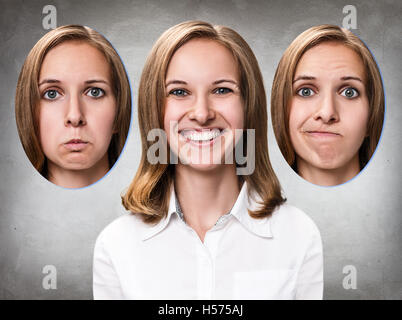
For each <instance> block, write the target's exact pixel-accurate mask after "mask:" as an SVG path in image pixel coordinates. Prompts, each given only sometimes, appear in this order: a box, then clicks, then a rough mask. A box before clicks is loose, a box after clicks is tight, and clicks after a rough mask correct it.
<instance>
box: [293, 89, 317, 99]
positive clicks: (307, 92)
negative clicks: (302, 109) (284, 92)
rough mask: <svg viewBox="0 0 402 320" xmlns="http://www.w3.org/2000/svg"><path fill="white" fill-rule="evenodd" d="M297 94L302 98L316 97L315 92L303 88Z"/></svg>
mask: <svg viewBox="0 0 402 320" xmlns="http://www.w3.org/2000/svg"><path fill="white" fill-rule="evenodd" d="M297 94H298V95H299V96H302V97H310V96H313V95H315V92H314V91H313V90H312V89H310V88H301V89H299V90H298V91H297Z"/></svg>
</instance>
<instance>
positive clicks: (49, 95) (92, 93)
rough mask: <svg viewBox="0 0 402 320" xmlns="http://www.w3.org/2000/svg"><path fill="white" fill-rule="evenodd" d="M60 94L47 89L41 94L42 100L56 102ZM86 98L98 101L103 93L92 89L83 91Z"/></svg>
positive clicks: (100, 90)
mask: <svg viewBox="0 0 402 320" xmlns="http://www.w3.org/2000/svg"><path fill="white" fill-rule="evenodd" d="M60 95H61V94H60V93H59V92H58V91H57V90H56V89H49V90H46V91H45V92H44V93H43V98H44V99H46V100H56V99H57V98H59V96H60ZM85 95H87V96H88V97H91V98H94V99H98V98H100V97H103V96H104V95H105V91H104V90H103V89H101V88H97V87H93V88H89V89H88V90H86V91H85Z"/></svg>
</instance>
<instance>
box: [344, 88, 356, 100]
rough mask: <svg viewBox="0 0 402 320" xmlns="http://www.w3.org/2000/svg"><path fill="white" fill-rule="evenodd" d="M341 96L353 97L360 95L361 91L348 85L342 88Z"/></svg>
mask: <svg viewBox="0 0 402 320" xmlns="http://www.w3.org/2000/svg"><path fill="white" fill-rule="evenodd" d="M341 96H344V97H346V98H349V99H353V98H356V97H358V96H359V91H357V90H356V89H355V88H352V87H348V88H345V89H344V90H342V92H341Z"/></svg>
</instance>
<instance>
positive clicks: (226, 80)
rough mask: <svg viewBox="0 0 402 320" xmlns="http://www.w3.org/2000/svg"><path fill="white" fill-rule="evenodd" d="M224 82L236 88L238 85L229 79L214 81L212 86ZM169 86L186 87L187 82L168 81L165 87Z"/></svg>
mask: <svg viewBox="0 0 402 320" xmlns="http://www.w3.org/2000/svg"><path fill="white" fill-rule="evenodd" d="M224 82H229V83H233V84H234V85H236V86H237V85H238V84H237V82H236V81H234V80H230V79H220V80H216V81H214V82H213V83H212V84H213V85H217V84H221V83H224ZM171 84H184V85H186V84H187V82H186V81H183V80H170V81H168V82H167V83H166V87H167V86H169V85H171Z"/></svg>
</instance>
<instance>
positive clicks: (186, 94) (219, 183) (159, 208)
mask: <svg viewBox="0 0 402 320" xmlns="http://www.w3.org/2000/svg"><path fill="white" fill-rule="evenodd" d="M138 116H139V125H140V131H141V137H142V158H141V163H140V166H139V169H138V171H137V174H136V176H135V177H134V180H133V181H132V183H131V185H130V187H129V188H128V190H127V192H126V194H125V195H124V196H123V197H122V200H123V205H124V207H125V208H126V209H127V210H129V211H130V212H131V214H128V215H125V216H123V217H121V218H119V219H117V220H116V221H114V222H113V223H111V224H110V225H109V226H108V227H106V228H105V230H103V231H102V233H101V234H100V235H99V237H98V239H97V242H96V246H95V252H94V276H93V285H94V287H93V289H94V297H95V299H211V298H212V299H254V298H256V299H294V298H299V299H321V298H322V290H323V278H322V248H321V238H320V234H319V232H318V229H317V228H316V226H315V224H314V223H313V222H312V220H311V219H309V218H308V217H307V216H306V215H305V214H304V213H303V212H301V211H300V210H298V209H296V208H293V207H291V206H288V205H286V204H284V202H285V199H284V198H282V196H281V190H280V185H279V182H278V180H277V178H276V176H275V173H274V172H273V170H272V167H271V165H270V162H269V157H268V147H267V112H266V98H265V92H264V86H263V81H262V77H261V73H260V70H259V67H258V63H257V60H256V58H255V56H254V54H253V53H252V51H251V49H250V47H249V46H248V45H247V43H246V42H245V41H244V40H243V38H241V37H240V35H238V34H237V33H236V32H235V31H233V30H232V29H229V28H227V27H222V26H212V25H210V24H208V23H205V22H201V21H190V22H184V23H181V24H178V25H176V26H174V27H172V28H170V29H169V30H167V31H166V32H164V33H163V34H162V36H161V37H160V38H159V39H158V40H157V42H156V43H155V45H154V47H153V48H152V51H151V53H150V55H149V57H148V59H147V62H146V65H145V67H144V70H143V73H142V77H141V81H140V86H139V96H138ZM160 128H163V129H164V131H165V132H167V133H166V139H167V144H168V147H169V152H170V153H171V155H170V157H165V158H166V159H168V160H169V163H163V162H164V161H158V162H157V163H156V162H155V161H154V160H155V159H154V158H153V156H152V155H153V154H156V152H155V153H154V152H150V150H151V149H153V147H154V145H155V140H156V138H155V137H156V136H155V135H154V134H153V133H152V134H149V133H150V132H154V130H157V129H160ZM249 130H251V131H253V130H255V135H254V136H255V137H256V141H255V143H254V141H252V137H253V135H249V134H246V131H247V132H248V131H249ZM239 131H241V132H244V134H243V136H240V137H239V136H238V135H236V132H239ZM250 137H251V138H250ZM159 139H160V140H163V136H162V135H159ZM249 144H251V145H252V146H254V147H255V150H252V154H248V155H247V158H246V159H247V162H249V161H253V158H254V157H255V159H254V160H255V169H254V170H249V171H252V172H249V173H250V174H248V175H237V173H239V171H238V170H237V169H239V168H236V162H237V160H238V158H239V157H238V155H236V156H235V154H237V150H234V149H237V148H239V146H240V145H241V146H243V147H246V149H242V150H250V148H248V145H249ZM162 145H163V144H162ZM161 153H164V152H163V150H162V148H160V150H159V153H158V156H160V155H161ZM174 155H176V156H177V158H178V159H177V161H175V160H174ZM162 158H163V157H161V158H160V159H162ZM233 158H236V159H233ZM172 159H173V160H172ZM217 160H219V161H217ZM232 160H236V162H235V161H232ZM243 165H246V167H247V165H248V163H243ZM243 168H244V167H243ZM240 173H242V171H240Z"/></svg>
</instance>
